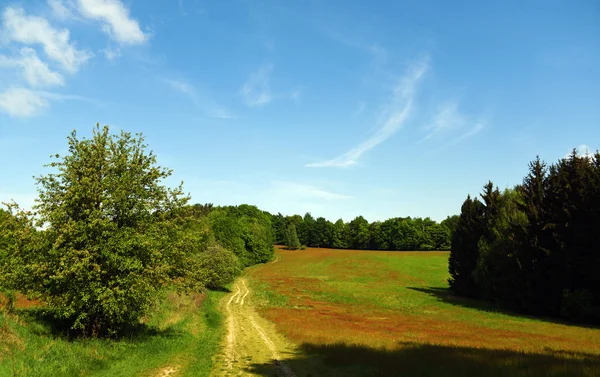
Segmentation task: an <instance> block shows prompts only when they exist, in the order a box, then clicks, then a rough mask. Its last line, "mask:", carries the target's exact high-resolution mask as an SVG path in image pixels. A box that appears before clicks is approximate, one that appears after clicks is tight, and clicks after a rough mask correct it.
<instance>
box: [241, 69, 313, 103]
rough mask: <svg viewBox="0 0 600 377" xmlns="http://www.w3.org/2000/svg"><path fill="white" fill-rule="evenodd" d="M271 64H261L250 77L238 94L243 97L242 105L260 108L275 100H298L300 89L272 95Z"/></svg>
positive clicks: (300, 94)
mask: <svg viewBox="0 0 600 377" xmlns="http://www.w3.org/2000/svg"><path fill="white" fill-rule="evenodd" d="M272 72H273V65H272V64H263V65H261V66H260V67H259V68H258V70H257V71H256V72H254V73H252V74H251V75H250V77H248V79H247V80H246V82H245V83H244V85H242V88H241V89H240V91H239V94H240V95H241V96H242V97H243V99H244V103H245V104H246V106H249V107H260V106H264V105H268V104H269V103H271V102H273V101H275V100H277V99H289V100H292V101H295V102H298V101H299V100H300V97H301V96H302V89H300V88H296V89H293V90H290V91H280V92H278V93H274V92H273V91H272V90H271V73H272Z"/></svg>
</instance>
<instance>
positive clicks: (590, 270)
mask: <svg viewBox="0 0 600 377" xmlns="http://www.w3.org/2000/svg"><path fill="white" fill-rule="evenodd" d="M480 196H481V200H479V199H478V198H471V197H467V199H466V200H465V202H464V203H463V205H462V208H461V213H460V217H459V220H458V223H457V227H456V230H455V232H454V234H453V236H452V247H451V252H450V259H449V270H450V274H451V278H450V280H449V283H450V288H451V289H452V290H453V291H454V292H455V293H457V294H460V295H464V296H468V297H474V298H483V299H487V300H494V301H498V302H501V303H504V304H506V305H508V306H509V307H511V308H514V309H518V310H520V311H522V312H526V313H533V314H541V315H552V316H562V317H565V318H569V319H574V320H581V321H598V320H600V273H599V271H600V154H598V153H596V154H595V155H594V156H590V155H586V156H579V155H577V153H576V152H575V151H573V153H572V154H571V155H570V156H569V157H567V158H564V159H561V160H560V161H558V162H557V163H555V164H552V165H550V166H548V165H547V164H546V163H544V162H542V161H540V159H539V158H538V159H537V160H535V161H533V162H531V163H530V165H529V173H528V174H527V176H526V177H525V178H524V179H523V182H522V184H520V185H517V186H516V187H515V188H513V189H507V190H504V191H503V192H501V191H499V190H498V188H494V185H493V183H492V182H489V183H488V184H487V185H486V186H485V187H484V189H483V193H482V194H481V195H480Z"/></svg>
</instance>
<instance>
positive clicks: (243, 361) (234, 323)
mask: <svg viewBox="0 0 600 377" xmlns="http://www.w3.org/2000/svg"><path fill="white" fill-rule="evenodd" d="M223 304H224V312H225V314H226V316H227V319H226V323H227V335H226V337H225V343H224V346H223V351H222V353H221V354H220V355H219V356H217V358H216V360H215V361H216V362H215V367H214V368H213V372H212V374H211V376H259V375H263V374H258V373H254V372H253V365H261V366H262V367H266V368H270V369H271V370H270V372H271V373H272V374H276V375H279V376H282V377H295V374H294V372H293V371H292V370H291V368H290V367H289V366H288V365H286V363H285V358H286V356H287V357H289V355H291V354H294V353H295V351H294V347H292V346H291V345H290V343H289V342H288V341H287V340H286V339H285V338H284V337H283V336H282V335H281V334H278V333H277V331H276V330H275V326H274V325H273V324H272V323H270V322H269V321H267V320H265V319H264V318H262V317H261V316H260V315H258V313H257V312H256V310H255V308H254V305H253V303H252V295H251V290H250V287H249V284H248V281H247V280H246V278H244V277H241V278H239V279H238V280H236V282H235V283H234V285H233V292H232V293H231V294H230V295H229V296H227V297H225V299H224V301H223ZM270 375H271V374H270Z"/></svg>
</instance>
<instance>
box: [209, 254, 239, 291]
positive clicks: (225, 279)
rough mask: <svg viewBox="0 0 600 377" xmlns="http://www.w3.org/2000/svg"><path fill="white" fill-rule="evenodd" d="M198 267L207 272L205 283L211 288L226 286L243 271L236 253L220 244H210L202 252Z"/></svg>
mask: <svg viewBox="0 0 600 377" xmlns="http://www.w3.org/2000/svg"><path fill="white" fill-rule="evenodd" d="M198 267H199V270H200V271H203V273H204V274H205V279H204V285H205V286H207V287H209V288H220V287H224V286H225V285H226V284H229V283H231V282H232V281H233V280H234V279H235V278H236V277H237V276H238V275H239V274H240V272H241V268H240V265H239V261H238V259H237V257H236V256H235V254H234V253H233V252H231V251H229V250H227V249H225V248H223V247H222V246H219V245H213V246H209V247H208V249H207V250H206V251H205V252H204V253H202V255H201V256H200V263H199V266H198Z"/></svg>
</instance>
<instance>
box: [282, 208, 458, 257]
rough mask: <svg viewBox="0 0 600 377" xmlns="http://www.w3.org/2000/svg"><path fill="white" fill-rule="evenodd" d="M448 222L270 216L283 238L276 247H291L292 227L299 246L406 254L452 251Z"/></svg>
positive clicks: (408, 219) (451, 224)
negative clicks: (290, 227)
mask: <svg viewBox="0 0 600 377" xmlns="http://www.w3.org/2000/svg"><path fill="white" fill-rule="evenodd" d="M449 219H450V220H448V219H447V220H445V223H444V222H442V223H441V224H438V223H436V222H435V221H433V220H431V219H430V218H424V219H422V218H410V217H406V218H401V217H397V218H391V219H388V220H385V221H383V222H380V221H375V222H373V223H369V222H368V221H367V220H366V219H365V218H364V217H362V216H357V217H356V218H355V219H354V220H352V221H350V222H349V223H345V222H344V221H343V220H342V219H339V220H337V221H336V222H335V223H332V222H331V221H328V220H327V219H325V218H323V217H319V218H317V219H316V220H315V219H314V218H313V217H312V215H311V214H310V213H307V214H306V215H305V216H304V218H303V217H302V216H300V215H294V216H288V217H283V215H281V214H278V215H276V216H273V215H271V221H272V224H273V232H274V233H275V234H280V235H278V236H277V239H278V241H277V243H283V244H285V245H288V243H287V241H286V237H287V229H288V227H289V225H294V227H295V228H296V230H297V232H298V239H299V242H300V244H304V245H308V246H310V247H328V248H334V249H363V250H364V249H370V250H405V251H410V250H424V251H425V250H448V249H450V238H451V234H452V232H451V231H450V229H449V228H448V225H450V226H454V224H453V222H452V221H453V218H449ZM456 219H458V217H456ZM284 226H285V228H282V227H284ZM282 229H285V231H282ZM282 232H283V233H282ZM281 234H282V235H281ZM280 238H281V240H279V239H280Z"/></svg>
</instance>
